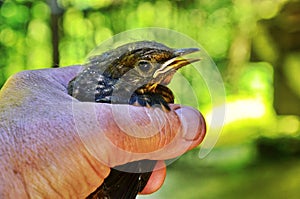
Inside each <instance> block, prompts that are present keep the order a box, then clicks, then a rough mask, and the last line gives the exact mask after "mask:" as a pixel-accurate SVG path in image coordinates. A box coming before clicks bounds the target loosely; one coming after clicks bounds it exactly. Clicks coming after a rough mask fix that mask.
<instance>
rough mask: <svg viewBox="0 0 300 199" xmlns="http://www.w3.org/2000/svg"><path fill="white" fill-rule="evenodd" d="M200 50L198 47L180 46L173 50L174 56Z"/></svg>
mask: <svg viewBox="0 0 300 199" xmlns="http://www.w3.org/2000/svg"><path fill="white" fill-rule="evenodd" d="M198 51H200V48H180V49H176V50H175V51H174V54H175V56H182V55H187V54H191V53H194V52H198Z"/></svg>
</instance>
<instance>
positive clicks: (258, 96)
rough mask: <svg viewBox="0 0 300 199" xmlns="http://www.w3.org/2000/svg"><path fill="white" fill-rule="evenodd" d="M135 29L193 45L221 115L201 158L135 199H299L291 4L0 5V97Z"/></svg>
mask: <svg viewBox="0 0 300 199" xmlns="http://www.w3.org/2000/svg"><path fill="white" fill-rule="evenodd" d="M142 27H162V28H170V29H173V30H175V31H178V32H181V33H184V34H186V35H188V36H190V37H191V38H193V39H194V40H196V41H197V42H199V43H200V44H201V45H202V46H203V47H204V48H205V49H206V51H207V52H208V53H209V54H210V56H211V57H212V58H213V60H214V61H215V63H216V65H217V66H218V69H219V70H220V72H221V74H222V77H223V79H224V83H225V87H226V93H227V94H226V95H227V96H226V97H227V102H226V110H227V112H226V120H225V123H224V128H223V132H222V133H221V136H220V138H219V140H218V142H217V144H216V146H215V148H214V149H213V150H212V151H211V153H210V154H209V155H208V156H206V157H205V158H204V159H200V158H199V157H198V153H199V149H196V150H193V151H191V152H189V153H187V154H185V155H184V156H182V157H181V158H180V159H179V160H177V161H176V162H175V163H173V164H172V165H170V166H169V167H168V176H167V179H166V182H165V184H164V186H163V187H162V189H161V190H160V191H159V192H157V193H155V194H153V195H150V196H141V197H140V198H146V199H147V198H184V199H197V198H203V199H216V198H223V199H227V198H228V199H232V198H233V199H235V198H236V199H238V198H249V199H252V198H257V199H260V198H275V199H277V198H278V199H280V198H289V199H294V198H295V199H296V198H299V196H300V130H299V129H300V120H299V115H300V80H299V78H300V1H295V0H185V1H184V0H175V1H168V0H154V1H144V0H85V1H84V0H82V1H80V0H58V1H54V0H48V1H47V0H5V1H3V0H2V1H1V0H0V88H1V86H2V85H3V84H4V82H5V81H6V79H7V78H8V77H9V76H10V75H12V74H14V73H17V72H19V71H22V70H28V69H30V70H31V69H41V68H50V67H63V66H68V65H74V64H78V63H83V62H84V61H85V58H86V55H87V54H88V53H89V52H90V51H91V50H92V49H93V48H94V47H95V46H96V45H97V44H99V43H101V41H104V40H106V39H108V38H110V37H111V36H113V35H115V34H117V33H120V32H122V31H125V30H128V29H133V28H142ZM195 86H196V85H195ZM199 95H201V92H200V94H199ZM198 97H199V99H201V97H202V96H198ZM204 102H205V100H204ZM200 103H201V107H203V110H201V111H202V112H203V113H204V115H206V116H207V115H209V114H210V111H211V110H209V108H207V109H206V108H205V107H206V106H208V105H207V104H205V103H204V104H203V101H201V102H200Z"/></svg>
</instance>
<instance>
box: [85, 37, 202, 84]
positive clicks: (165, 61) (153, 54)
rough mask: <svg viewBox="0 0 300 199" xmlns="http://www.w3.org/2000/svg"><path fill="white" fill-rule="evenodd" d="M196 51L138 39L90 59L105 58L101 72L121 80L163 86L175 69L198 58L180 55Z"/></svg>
mask: <svg viewBox="0 0 300 199" xmlns="http://www.w3.org/2000/svg"><path fill="white" fill-rule="evenodd" d="M197 51H199V49H198V48H183V49H173V48H169V47H167V46H165V45H163V44H161V43H157V42H153V41H138V42H133V43H128V44H125V45H123V46H120V47H118V48H116V49H114V50H112V51H108V52H106V53H104V54H102V55H101V57H98V58H97V57H95V58H93V59H92V60H91V61H93V60H98V61H99V58H100V59H105V60H106V64H105V65H106V66H105V67H106V68H105V69H104V72H103V74H104V75H105V76H107V77H111V78H113V79H122V80H124V81H122V82H128V83H135V84H141V83H142V84H143V83H155V84H162V85H167V84H168V83H169V82H170V81H171V79H172V76H173V75H174V73H175V72H176V70H178V69H179V68H181V67H183V66H185V65H188V64H190V63H193V62H196V61H199V60H200V59H196V58H195V59H187V58H183V57H182V56H183V55H186V54H190V53H193V52H197ZM107 60H109V62H107Z"/></svg>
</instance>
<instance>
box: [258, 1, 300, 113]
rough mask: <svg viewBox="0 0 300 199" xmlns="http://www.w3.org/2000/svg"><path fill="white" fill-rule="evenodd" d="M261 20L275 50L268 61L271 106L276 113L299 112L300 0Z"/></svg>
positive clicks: (289, 3)
mask: <svg viewBox="0 0 300 199" xmlns="http://www.w3.org/2000/svg"><path fill="white" fill-rule="evenodd" d="M262 24H263V25H264V26H265V27H266V29H267V30H268V31H269V33H270V35H271V37H272V39H273V42H274V44H275V46H276V47H277V50H278V51H279V53H278V55H279V57H278V58H277V59H276V61H275V62H274V63H272V64H273V65H274V107H275V110H276V111H277V113H278V114H283V115H290V114H292V115H300V92H299V91H300V80H299V75H300V36H299V35H300V2H288V3H287V4H286V5H284V6H283V8H282V10H281V12H280V13H279V15H278V16H276V17H275V18H274V19H271V20H267V21H263V22H262ZM291 58H292V59H293V61H294V63H293V62H291V61H290V60H291ZM291 65H293V66H291ZM295 76H298V77H296V78H295Z"/></svg>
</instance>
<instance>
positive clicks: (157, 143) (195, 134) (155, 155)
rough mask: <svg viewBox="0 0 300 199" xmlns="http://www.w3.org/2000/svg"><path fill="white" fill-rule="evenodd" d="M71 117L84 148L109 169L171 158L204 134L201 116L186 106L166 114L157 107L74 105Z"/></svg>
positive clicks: (193, 143)
mask: <svg viewBox="0 0 300 199" xmlns="http://www.w3.org/2000/svg"><path fill="white" fill-rule="evenodd" d="M73 115H74V121H75V126H76V130H77V134H78V135H79V137H80V139H81V141H82V142H83V144H84V146H85V148H86V149H87V150H88V151H89V153H90V154H91V155H92V156H94V157H95V158H96V159H97V160H98V161H100V162H101V163H102V164H104V165H107V166H109V167H114V166H117V165H121V164H125V163H128V162H132V161H137V160H141V159H152V160H165V159H170V158H174V157H177V156H179V155H182V154H183V153H184V152H186V151H187V150H189V149H191V148H193V147H195V146H197V145H198V144H199V143H200V142H201V141H202V140H203V138H204V135H205V122H204V119H203V117H202V115H201V114H200V113H199V112H198V111H196V110H194V109H192V108H189V107H177V108H176V110H173V111H170V112H168V113H166V112H164V111H162V110H160V109H158V108H154V109H152V108H151V109H150V108H146V107H136V106H131V105H111V104H96V103H88V102H85V103H82V102H74V103H73Z"/></svg>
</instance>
